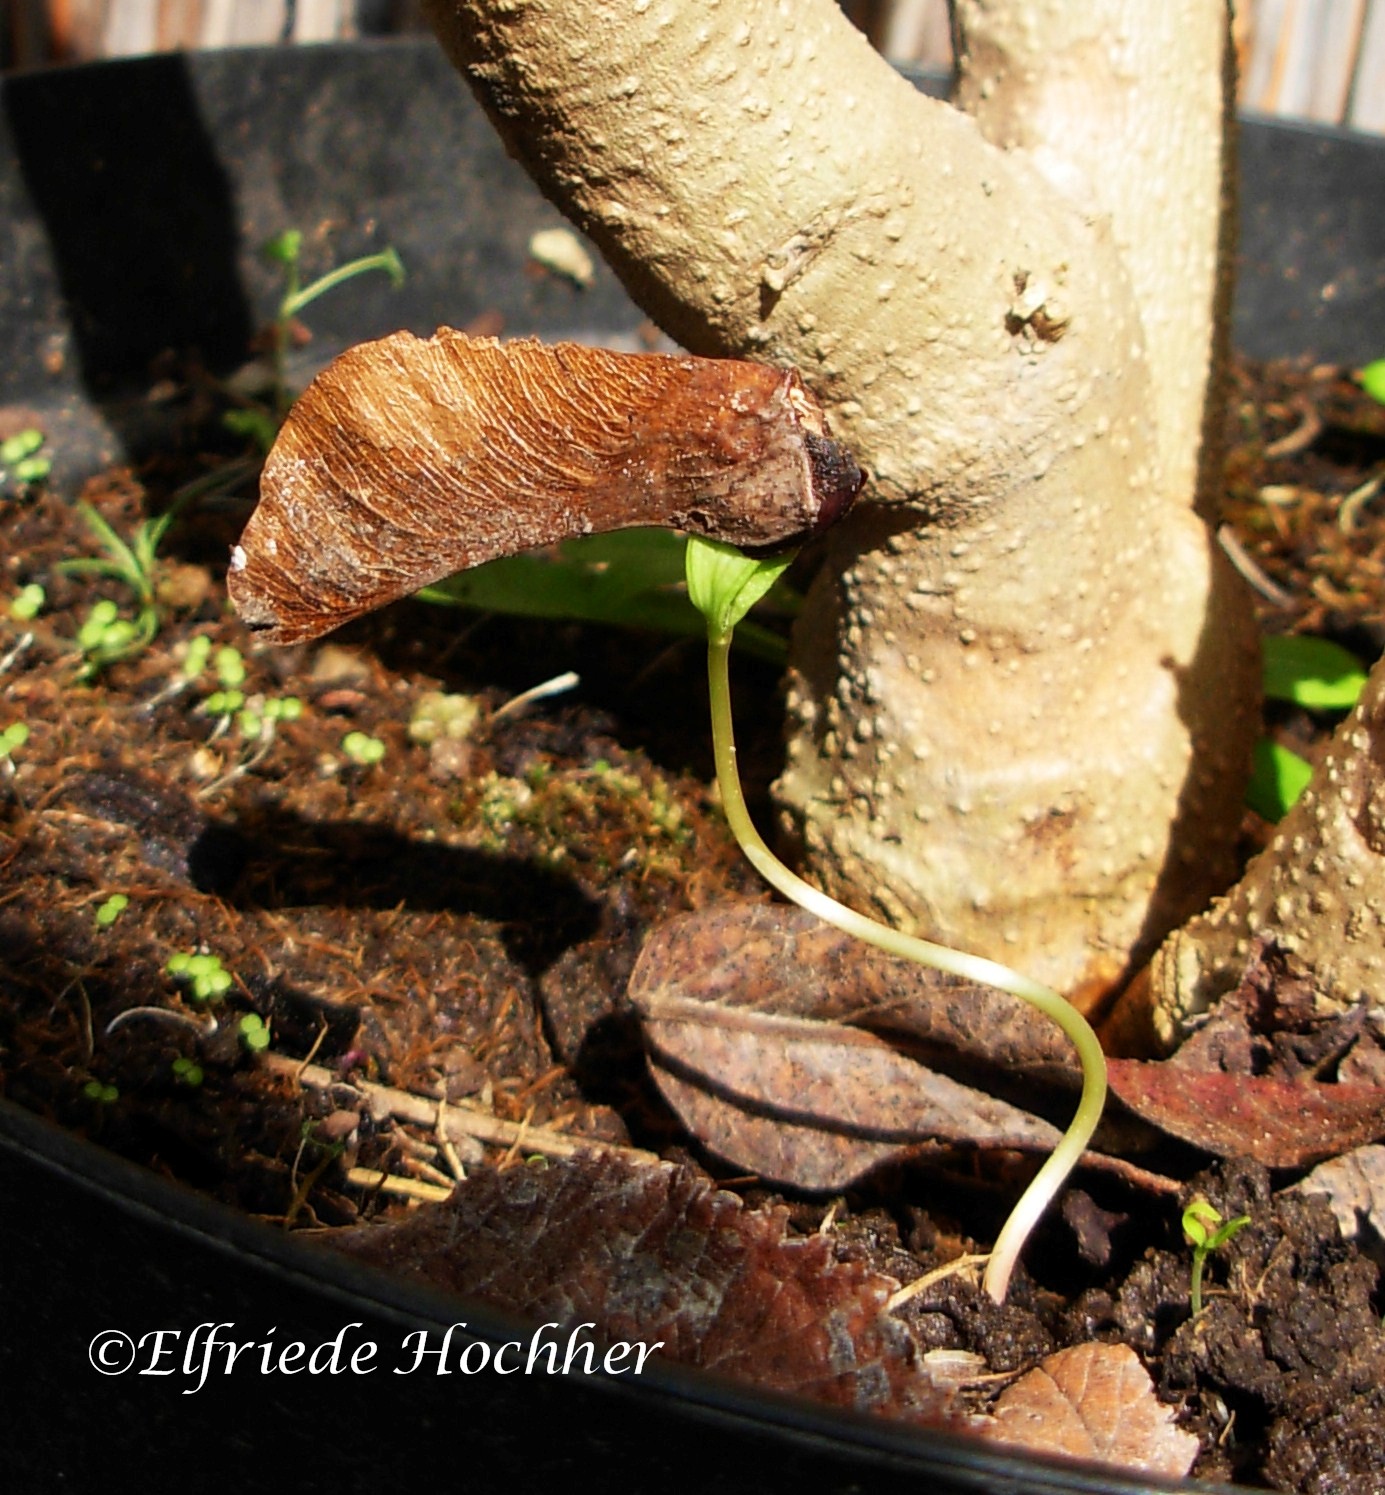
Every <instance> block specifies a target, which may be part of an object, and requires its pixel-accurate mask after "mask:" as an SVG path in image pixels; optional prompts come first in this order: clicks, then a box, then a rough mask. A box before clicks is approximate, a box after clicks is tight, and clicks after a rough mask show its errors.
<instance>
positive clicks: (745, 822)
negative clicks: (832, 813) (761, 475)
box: [707, 632, 1106, 1303]
mask: <svg viewBox="0 0 1385 1495" xmlns="http://www.w3.org/2000/svg"><path fill="white" fill-rule="evenodd" d="M707 642H708V650H707V674H708V680H709V682H710V685H711V704H712V749H713V752H714V754H715V758H716V769H717V782H718V784H719V785H720V786H721V800H722V808H723V809H724V811H725V813H726V820H727V824H728V825H729V826H730V827H731V832H732V834H733V835H734V836H735V838H736V840H737V841H738V842H739V843H740V847H741V850H742V851H744V852H745V854H746V857H747V859H748V860H749V861H750V864H751V865H752V866H753V867H754V868H755V870H756V871H757V872H758V873H759V874H760V876H761V877H763V878H764V879H765V881H766V882H768V883H769V884H771V886H773V887H775V888H777V889H778V890H779V892H781V893H782V894H783V895H784V896H785V897H786V898H789V899H792V900H793V902H795V903H797V904H798V905H800V907H802V908H805V909H807V910H809V912H811V913H814V914H816V915H817V916H818V917H819V918H820V919H824V920H826V922H827V923H829V924H832V925H834V926H835V927H836V928H838V929H840V930H843V931H844V932H845V933H847V934H853V935H855V936H856V937H857V939H862V940H865V941H866V942H867V944H871V945H875V946H876V947H877V948H879V949H881V950H885V951H888V953H889V954H891V955H899V956H902V957H903V958H904V959H906V960H914V961H918V962H919V963H920V964H921V965H926V966H932V967H934V969H936V970H939V971H950V972H951V973H952V974H953V975H955V976H962V977H965V978H966V979H967V980H968V981H978V982H984V983H985V984H986V985H987V986H994V987H998V988H999V989H1000V990H1001V991H1005V992H1009V993H1010V994H1011V995H1012V996H1015V997H1019V998H1020V999H1021V1000H1022V1001H1025V1002H1028V1003H1029V1004H1030V1005H1031V1006H1032V1007H1036V1008H1038V1010H1039V1011H1040V1012H1042V1013H1043V1014H1044V1016H1045V1017H1048V1018H1051V1019H1052V1020H1053V1021H1054V1022H1055V1023H1057V1024H1058V1026H1059V1027H1060V1028H1061V1029H1062V1030H1063V1032H1064V1033H1065V1034H1066V1035H1067V1037H1068V1038H1069V1039H1071V1041H1072V1043H1073V1046H1074V1047H1075V1048H1076V1049H1077V1054H1078V1058H1079V1059H1080V1060H1081V1063H1082V1096H1081V1099H1080V1101H1079V1102H1078V1106H1077V1112H1076V1114H1075V1115H1074V1116H1073V1119H1072V1124H1071V1126H1069V1128H1068V1130H1067V1132H1066V1134H1065V1135H1064V1137H1063V1140H1062V1141H1061V1142H1060V1143H1059V1144H1058V1146H1057V1147H1056V1148H1055V1149H1054V1150H1053V1152H1052V1154H1051V1155H1050V1156H1049V1157H1048V1159H1047V1160H1046V1161H1045V1163H1044V1165H1043V1167H1042V1168H1040V1169H1039V1171H1038V1172H1037V1173H1036V1174H1035V1175H1034V1178H1033V1180H1032V1181H1031V1183H1030V1185H1029V1187H1028V1188H1027V1189H1026V1190H1025V1191H1024V1193H1023V1194H1022V1195H1021V1196H1020V1200H1019V1203H1018V1204H1016V1206H1015V1208H1014V1210H1013V1211H1012V1212H1011V1214H1010V1218H1009V1219H1008V1220H1006V1222H1005V1225H1004V1227H1003V1228H1002V1229H1001V1232H1000V1235H999V1236H998V1237H997V1238H996V1243H995V1247H994V1249H993V1250H992V1252H991V1255H990V1260H989V1262H988V1263H987V1266H986V1275H985V1278H984V1286H985V1289H986V1291H987V1292H988V1293H989V1294H990V1295H991V1297H992V1298H993V1299H994V1300H995V1301H996V1302H997V1303H1003V1302H1004V1301H1005V1294H1006V1292H1007V1291H1008V1290H1009V1286H1010V1275H1011V1273H1012V1272H1013V1271H1014V1268H1015V1263H1016V1261H1017V1260H1018V1259H1019V1254H1020V1252H1021V1251H1022V1250H1023V1249H1024V1243H1025V1242H1026V1241H1027V1240H1028V1238H1029V1235H1030V1232H1031V1231H1032V1230H1033V1229H1034V1227H1035V1225H1037V1224H1038V1222H1039V1219H1040V1218H1041V1217H1042V1215H1043V1214H1044V1211H1045V1210H1047V1209H1048V1207H1049V1205H1050V1204H1051V1203H1052V1202H1053V1200H1054V1198H1055V1196H1056V1195H1057V1193H1058V1191H1059V1190H1060V1189H1061V1188H1062V1186H1063V1182H1064V1180H1065V1179H1066V1178H1067V1176H1068V1174H1069V1173H1071V1172H1072V1170H1073V1169H1074V1168H1075V1167H1076V1166H1077V1163H1078V1160H1079V1159H1080V1158H1081V1156H1082V1154H1083V1152H1084V1151H1085V1150H1086V1147H1087V1144H1088V1143H1089V1142H1090V1141H1091V1139H1092V1133H1093V1132H1095V1131H1096V1128H1097V1123H1098V1122H1099V1121H1100V1120H1101V1113H1102V1109H1103V1108H1104V1106H1105V1104H1106V1057H1105V1055H1104V1054H1103V1053H1102V1051H1101V1045H1100V1043H1098V1042H1097V1037H1096V1034H1095V1033H1093V1032H1092V1029H1091V1026H1090V1024H1088V1022H1087V1021H1086V1019H1085V1018H1084V1017H1083V1016H1082V1014H1081V1013H1080V1012H1078V1011H1077V1009H1076V1008H1074V1007H1073V1006H1072V1005H1071V1004H1070V1003H1068V1002H1066V1001H1065V1000H1064V999H1063V998H1062V997H1061V996H1060V995H1059V994H1058V993H1057V992H1056V991H1054V990H1053V989H1052V988H1051V987H1047V986H1043V985H1041V984H1040V983H1039V982H1037V981H1031V980H1029V978H1028V977H1025V976H1021V975H1019V973H1018V972H1016V971H1012V970H1011V969H1010V968H1009V967H1008V966H1003V965H1001V964H999V963H998V962H997V961H994V960H985V959H983V958H982V957H980V956H978V955H966V954H964V953H963V952H962V951H960V950H950V949H948V948H947V946H946V945H935V944H933V943H932V942H931V941H929V940H921V939H916V938H915V937H914V936H913V935H908V934H902V933H901V932H900V931H899V930H897V929H891V928H890V927H889V926H888V925H885V924H881V923H879V922H878V921H877V920H875V919H871V918H867V917H866V915H864V914H858V913H857V912H856V911H855V910H854V909H850V908H847V907H846V905H845V904H842V903H838V902H837V900H836V899H835V898H830V897H828V895H827V894H826V893H824V892H823V891H822V890H821V889H820V888H815V887H813V886H812V884H811V883H807V882H804V880H803V879H802V878H801V877H799V876H797V875H796V874H795V873H793V872H791V871H790V870H789V869H788V868H787V867H786V866H785V865H784V864H783V862H781V861H780V860H779V858H778V857H777V856H775V854H774V853H773V852H772V851H771V850H770V849H769V847H768V846H767V845H766V844H765V842H764V840H763V839H762V838H761V836H760V833H759V832H758V831H757V830H756V829H755V826H754V824H753V823H752V822H751V819H750V813H749V811H748V810H747V809H746V804H745V796H744V794H742V792H741V780H740V774H739V772H738V770H737V768H736V740H735V736H734V734H733V732H732V727H731V681H730V667H729V659H730V651H731V634H730V633H729V632H728V633H727V634H725V635H724V636H722V637H717V636H715V635H712V634H711V633H710V632H709V636H708V641H707Z"/></svg>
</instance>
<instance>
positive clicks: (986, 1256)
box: [885, 1252, 991, 1313]
mask: <svg viewBox="0 0 1385 1495" xmlns="http://www.w3.org/2000/svg"><path fill="white" fill-rule="evenodd" d="M990 1259H991V1258H990V1253H989V1252H982V1253H980V1254H979V1255H976V1254H972V1255H966V1256H957V1257H954V1258H953V1259H952V1260H951V1261H949V1262H944V1263H943V1265H942V1266H940V1267H934V1268H933V1270H932V1271H931V1272H925V1273H924V1274H923V1276H922V1277H915V1278H914V1280H913V1281H912V1282H906V1283H905V1284H904V1286H903V1287H901V1288H899V1289H898V1290H897V1291H896V1292H893V1293H891V1294H890V1296H889V1297H888V1298H887V1299H886V1300H885V1312H886V1313H893V1312H894V1311H895V1309H897V1308H902V1307H903V1306H904V1305H905V1304H906V1303H907V1302H908V1301H909V1300H910V1298H916V1297H918V1295H919V1294H920V1293H922V1292H927V1291H928V1289H929V1288H930V1287H932V1286H933V1284H934V1283H935V1282H941V1281H943V1279H944V1278H946V1277H956V1276H957V1275H958V1274H959V1273H962V1272H968V1273H972V1274H973V1275H974V1269H975V1268H976V1267H979V1266H983V1265H984V1264H985V1263H986V1262H988V1261H989V1260H990Z"/></svg>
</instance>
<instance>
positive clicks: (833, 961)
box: [629, 902, 1077, 1078]
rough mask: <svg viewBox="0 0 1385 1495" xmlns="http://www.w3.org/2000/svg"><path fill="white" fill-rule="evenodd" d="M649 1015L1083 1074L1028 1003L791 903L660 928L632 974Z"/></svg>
mask: <svg viewBox="0 0 1385 1495" xmlns="http://www.w3.org/2000/svg"><path fill="white" fill-rule="evenodd" d="M629 992H630V1000H631V1001H632V1002H633V1003H634V1004H635V1005H636V1007H637V1008H639V1009H640V1011H642V1012H648V1011H653V1010H655V1009H656V1008H657V1007H658V1005H659V1004H660V1003H661V1002H663V1001H665V1000H667V999H669V998H688V999H692V1000H695V1001H699V1002H715V1003H717V1004H719V1005H720V1006H722V1007H725V1008H739V1009H749V1010H752V1011H761V1012H772V1013H776V1014H778V1015H779V1016H782V1017H804V1018H819V1019H822V1020H824V1021H832V1022H838V1023H848V1024H850V1025H851V1026H852V1027H856V1028H864V1029H867V1030H869V1031H871V1032H874V1033H882V1034H886V1035H890V1034H898V1035H905V1036H907V1037H908V1038H909V1039H910V1040H912V1041H913V1043H914V1045H915V1046H916V1051H918V1052H920V1053H925V1054H930V1053H938V1054H941V1053H946V1054H948V1055H949V1056H951V1058H952V1059H953V1060H961V1061H963V1062H965V1063H969V1064H972V1065H974V1066H977V1067H984V1068H988V1069H993V1070H1003V1071H1005V1072H1006V1073H1008V1074H1011V1075H1014V1074H1016V1073H1024V1074H1026V1075H1033V1076H1034V1077H1036V1078H1037V1077H1052V1075H1053V1074H1054V1073H1055V1072H1058V1073H1062V1074H1069V1075H1070V1074H1075V1073H1076V1069H1077V1066H1076V1062H1075V1060H1074V1058H1073V1052H1072V1046H1071V1045H1070V1044H1069V1043H1068V1041H1067V1039H1066V1038H1064V1037H1063V1035H1062V1033H1060V1032H1059V1030H1058V1028H1057V1027H1056V1025H1055V1024H1053V1023H1051V1022H1049V1021H1048V1019H1047V1018H1044V1017H1042V1016H1041V1015H1040V1014H1039V1013H1037V1012H1036V1011H1035V1010H1034V1009H1033V1008H1032V1007H1030V1006H1029V1005H1028V1003H1026V1002H1021V1001H1020V1000H1019V999H1018V998H1017V997H1012V996H1010V995H1009V994H1008V993H1006V992H1002V991H997V990H996V989H995V988H994V987H990V986H982V985H978V984H977V983H976V982H973V981H964V980H963V979H962V978H961V977H960V976H950V975H947V974H945V973H944V972H942V971H935V970H932V969H930V968H928V967H926V966H921V965H918V964H917V963H916V962H914V961H911V960H901V959H899V958H898V957H896V956H891V955H886V954H885V953H884V952H883V951H881V950H876V949H874V948H873V947H872V946H870V945H867V944H865V943H864V942H863V941H861V940H858V939H855V938H853V937H852V936H851V935H848V934H843V933H842V932H841V931H840V930H838V929H834V928H833V927H832V926H831V925H830V924H825V923H824V922H823V921H822V920H821V919H819V918H818V917H817V915H816V914H810V913H808V912H807V911H805V910H804V909H801V908H797V907H794V906H786V905H784V904H770V903H752V902H725V903H718V904H715V905H713V906H712V907H710V908H705V909H701V910H698V911H697V912H695V913H691V914H684V915H681V916H679V917H678V918H675V919H670V920H668V921H667V922H665V923H663V924H661V925H660V926H659V927H658V928H657V929H656V930H654V931H653V933H652V934H651V935H650V936H649V938H648V939H647V940H646V941H645V945H644V948H643V950H642V951H641V952H640V958H639V962H638V963H637V965H636V967H635V970H634V973H633V975H632V976H631V978H630V988H629Z"/></svg>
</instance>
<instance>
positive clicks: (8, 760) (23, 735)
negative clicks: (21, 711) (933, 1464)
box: [0, 722, 29, 773]
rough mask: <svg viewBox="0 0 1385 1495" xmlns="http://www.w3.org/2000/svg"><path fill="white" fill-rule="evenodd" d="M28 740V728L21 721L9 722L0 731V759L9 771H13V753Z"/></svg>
mask: <svg viewBox="0 0 1385 1495" xmlns="http://www.w3.org/2000/svg"><path fill="white" fill-rule="evenodd" d="M28 740H29V728H28V727H27V726H26V725H25V723H23V722H11V723H10V725H9V726H8V727H6V728H5V730H4V731H3V732H0V759H3V760H4V762H5V765H6V767H7V768H8V769H9V770H10V772H11V773H13V772H14V755H15V754H16V753H17V752H18V751H19V750H20V748H22V747H23V746H24V744H25V743H26V742H28Z"/></svg>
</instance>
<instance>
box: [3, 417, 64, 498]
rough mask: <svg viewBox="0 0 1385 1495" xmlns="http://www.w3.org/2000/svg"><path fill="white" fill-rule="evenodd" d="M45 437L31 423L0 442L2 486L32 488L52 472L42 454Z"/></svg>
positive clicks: (47, 460) (47, 459)
mask: <svg viewBox="0 0 1385 1495" xmlns="http://www.w3.org/2000/svg"><path fill="white" fill-rule="evenodd" d="M45 439H46V438H45V437H44V434H43V432H42V431H40V430H38V429H37V428H36V427H34V426H30V427H28V429H26V430H23V431H16V432H15V434H14V435H13V436H9V437H7V438H6V439H5V440H4V441H0V483H3V485H4V487H6V488H8V489H20V490H22V489H26V488H33V487H35V486H36V485H37V484H39V483H41V482H43V480H44V479H45V478H46V477H47V476H48V474H49V473H50V472H52V470H53V463H52V461H51V460H50V459H49V458H48V457H45V456H44V455H43V454H42V448H43V443H44V441H45Z"/></svg>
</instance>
